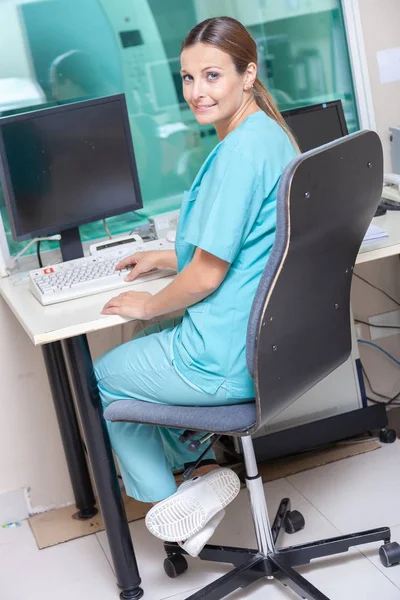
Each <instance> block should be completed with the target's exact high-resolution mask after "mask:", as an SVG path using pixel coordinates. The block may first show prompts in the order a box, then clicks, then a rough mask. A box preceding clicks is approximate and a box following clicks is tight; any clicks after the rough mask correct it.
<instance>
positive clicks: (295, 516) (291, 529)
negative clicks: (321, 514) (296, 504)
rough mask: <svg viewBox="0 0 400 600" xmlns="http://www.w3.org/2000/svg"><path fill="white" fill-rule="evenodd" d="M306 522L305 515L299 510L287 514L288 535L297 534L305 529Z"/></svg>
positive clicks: (286, 528) (286, 526) (286, 527)
mask: <svg viewBox="0 0 400 600" xmlns="http://www.w3.org/2000/svg"><path fill="white" fill-rule="evenodd" d="M305 524H306V522H305V520H304V517H303V515H302V514H301V512H299V511H298V510H291V511H290V512H288V513H287V515H286V519H285V531H286V533H296V531H300V530H301V529H304V526H305Z"/></svg>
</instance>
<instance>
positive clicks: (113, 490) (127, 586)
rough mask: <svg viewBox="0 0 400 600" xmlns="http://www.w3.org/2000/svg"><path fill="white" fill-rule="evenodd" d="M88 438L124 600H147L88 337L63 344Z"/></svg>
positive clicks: (119, 585) (72, 339) (98, 492)
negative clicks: (144, 598)
mask: <svg viewBox="0 0 400 600" xmlns="http://www.w3.org/2000/svg"><path fill="white" fill-rule="evenodd" d="M62 345H63V349H64V353H65V357H66V359H67V362H68V366H69V367H70V369H69V371H70V376H71V383H72V386H73V388H74V391H75V393H76V399H77V405H78V410H79V414H80V417H81V423H82V428H83V432H84V435H85V440H86V445H87V449H88V454H89V459H90V464H91V466H92V470H93V475H94V480H95V484H96V489H97V494H98V499H99V504H100V509H101V512H102V515H103V519H104V524H105V529H106V533H107V537H108V542H109V544H110V550H111V555H112V558H113V563H114V568H115V573H116V577H117V584H118V587H119V588H120V589H121V590H122V593H121V595H120V598H121V599H124V600H125V599H126V600H128V599H132V600H138V599H139V598H141V597H142V596H143V591H142V589H141V588H140V587H139V585H140V581H141V580H140V576H139V571H138V567H137V563H136V558H135V553H134V550H133V545H132V539H131V535H130V531H129V527H128V522H127V520H126V513H125V507H124V503H123V501H122V494H121V489H120V487H119V483H118V477H117V471H116V468H115V464H114V459H113V454H112V450H111V444H110V440H109V437H108V432H107V429H106V425H105V422H104V419H103V415H102V406H101V402H100V397H99V392H98V389H97V383H96V379H95V376H94V371H93V363H92V359H91V355H90V350H89V345H88V342H87V339H86V336H84V335H81V336H77V337H74V338H70V339H67V340H63V342H62Z"/></svg>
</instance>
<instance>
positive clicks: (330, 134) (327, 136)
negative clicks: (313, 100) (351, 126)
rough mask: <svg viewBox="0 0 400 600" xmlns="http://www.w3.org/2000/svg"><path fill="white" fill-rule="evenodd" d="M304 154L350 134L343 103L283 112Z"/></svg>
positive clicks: (315, 105) (324, 104)
mask: <svg viewBox="0 0 400 600" xmlns="http://www.w3.org/2000/svg"><path fill="white" fill-rule="evenodd" d="M282 116H283V118H284V119H285V121H286V122H287V124H288V125H289V127H290V129H291V130H292V132H293V134H294V136H295V138H296V140H297V143H298V144H299V146H300V150H301V151H302V152H307V151H308V150H313V149H314V148H318V146H322V145H323V144H327V143H328V142H333V140H337V139H338V138H341V137H343V136H345V135H347V134H348V130H347V125H346V120H345V117H344V113H343V108H342V102H341V101H340V100H335V101H333V102H323V103H322V104H313V105H312V106H303V107H301V108H295V109H291V110H285V111H283V112H282Z"/></svg>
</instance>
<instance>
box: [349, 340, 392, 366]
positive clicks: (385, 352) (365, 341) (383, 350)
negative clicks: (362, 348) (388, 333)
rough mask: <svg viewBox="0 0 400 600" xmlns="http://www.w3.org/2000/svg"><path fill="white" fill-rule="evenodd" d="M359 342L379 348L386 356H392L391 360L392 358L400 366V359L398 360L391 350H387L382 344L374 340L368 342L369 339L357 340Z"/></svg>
mask: <svg viewBox="0 0 400 600" xmlns="http://www.w3.org/2000/svg"><path fill="white" fill-rule="evenodd" d="M357 342H358V343H359V344H365V345H366V346H372V347H373V348H376V349H377V350H379V352H382V354H385V356H387V357H388V358H390V360H392V361H393V362H394V363H396V365H397V366H398V367H400V361H398V360H397V358H395V357H394V356H392V355H391V354H390V353H389V352H387V350H385V349H384V348H382V346H378V344H374V342H368V341H367V340H357Z"/></svg>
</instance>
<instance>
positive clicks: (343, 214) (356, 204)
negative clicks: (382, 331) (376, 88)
mask: <svg viewBox="0 0 400 600" xmlns="http://www.w3.org/2000/svg"><path fill="white" fill-rule="evenodd" d="M382 181H383V156H382V145H381V142H380V140H379V137H378V135H377V134H376V133H374V132H372V131H362V132H358V133H355V134H352V135H349V136H347V137H345V138H341V139H340V140H336V141H335V142H332V143H330V144H326V145H325V146H321V147H320V148H317V149H315V150H311V151H310V152H307V153H305V154H302V155H299V156H298V157H296V158H295V159H294V160H293V161H292V162H291V163H290V164H289V165H288V166H287V168H286V169H285V171H284V173H283V175H282V178H281V181H280V184H279V190H278V198H277V230H276V238H275V243H274V246H273V249H272V251H271V255H270V257H269V260H268V263H267V266H266V269H265V271H264V273H263V275H262V278H261V280H260V284H259V287H258V290H257V293H256V296H255V299H254V302H253V306H252V310H251V314H250V319H249V326H248V333H247V365H248V369H249V371H250V373H251V374H252V375H253V377H254V381H255V388H256V404H257V423H256V425H255V427H254V429H253V431H255V430H256V429H258V428H259V427H261V426H262V425H265V424H266V423H268V422H269V421H270V420H271V419H272V418H274V417H275V416H276V415H277V414H279V413H280V412H281V411H283V410H284V409H286V408H287V407H288V406H290V404H292V403H293V402H294V401H295V400H297V399H298V398H299V397H300V396H302V395H303V394H304V393H305V392H306V391H307V390H309V389H310V388H311V387H313V386H314V385H315V384H317V383H318V382H319V381H320V380H321V379H323V378H324V377H326V375H328V374H329V373H330V372H332V371H333V370H334V369H336V368H337V367H338V366H339V365H340V364H342V363H343V362H344V361H346V360H347V358H348V357H349V355H350V352H351V325H350V287H351V280H352V274H353V267H354V264H355V260H356V257H357V254H358V251H359V248H360V245H361V243H362V240H363V237H364V235H365V233H366V231H367V229H368V225H369V224H370V222H371V220H372V217H373V216H374V212H375V210H376V207H377V205H378V203H379V200H380V197H381V192H382Z"/></svg>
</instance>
